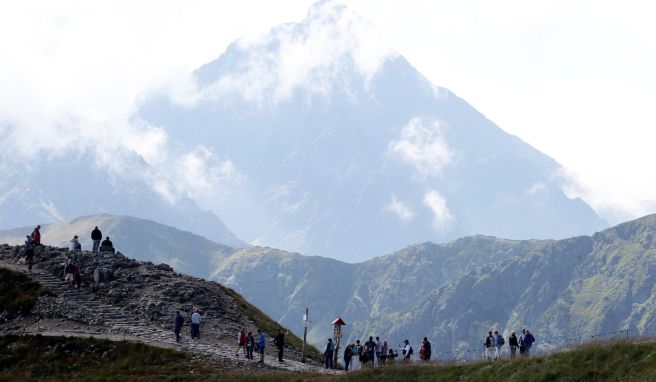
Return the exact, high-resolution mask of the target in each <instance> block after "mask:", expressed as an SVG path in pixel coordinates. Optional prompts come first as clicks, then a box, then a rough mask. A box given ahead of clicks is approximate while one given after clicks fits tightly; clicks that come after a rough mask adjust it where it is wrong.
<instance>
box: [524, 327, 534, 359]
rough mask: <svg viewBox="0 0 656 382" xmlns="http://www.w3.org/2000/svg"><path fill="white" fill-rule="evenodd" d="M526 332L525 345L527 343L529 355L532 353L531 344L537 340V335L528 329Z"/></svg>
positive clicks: (527, 354)
mask: <svg viewBox="0 0 656 382" xmlns="http://www.w3.org/2000/svg"><path fill="white" fill-rule="evenodd" d="M524 331H525V333H526V334H524V345H526V356H527V357H528V356H529V355H530V351H531V346H533V343H534V342H535V337H533V335H532V334H531V333H530V332H529V331H528V329H524Z"/></svg>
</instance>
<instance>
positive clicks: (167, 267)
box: [155, 263, 173, 272]
mask: <svg viewBox="0 0 656 382" xmlns="http://www.w3.org/2000/svg"><path fill="white" fill-rule="evenodd" d="M155 268H157V269H159V270H160V271H166V272H173V268H172V267H171V266H170V265H168V264H164V263H162V264H160V265H158V266H156V267H155Z"/></svg>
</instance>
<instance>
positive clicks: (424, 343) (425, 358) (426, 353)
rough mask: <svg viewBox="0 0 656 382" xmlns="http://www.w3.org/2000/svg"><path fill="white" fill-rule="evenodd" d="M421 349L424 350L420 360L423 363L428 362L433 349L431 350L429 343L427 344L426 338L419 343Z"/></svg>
mask: <svg viewBox="0 0 656 382" xmlns="http://www.w3.org/2000/svg"><path fill="white" fill-rule="evenodd" d="M421 347H422V348H423V349H424V355H423V357H421V359H422V360H423V361H430V359H431V353H432V352H433V349H431V343H430V342H428V337H424V340H423V341H422V343H421ZM420 353H421V352H420Z"/></svg>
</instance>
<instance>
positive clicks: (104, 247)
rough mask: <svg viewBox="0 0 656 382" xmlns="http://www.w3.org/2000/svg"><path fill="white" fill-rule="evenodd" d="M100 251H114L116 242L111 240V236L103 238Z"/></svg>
mask: <svg viewBox="0 0 656 382" xmlns="http://www.w3.org/2000/svg"><path fill="white" fill-rule="evenodd" d="M100 252H111V253H114V252H115V251H114V244H113V243H112V241H111V240H109V236H107V237H106V238H105V240H103V242H102V243H101V244H100Z"/></svg>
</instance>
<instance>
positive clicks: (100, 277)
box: [93, 268, 114, 283]
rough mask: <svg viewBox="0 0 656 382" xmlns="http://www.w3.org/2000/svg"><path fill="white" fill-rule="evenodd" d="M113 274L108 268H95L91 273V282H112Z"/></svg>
mask: <svg viewBox="0 0 656 382" xmlns="http://www.w3.org/2000/svg"><path fill="white" fill-rule="evenodd" d="M113 278H114V274H113V273H112V270H111V269H109V268H96V270H94V271H93V282H95V283H106V282H110V281H112V279H113Z"/></svg>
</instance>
